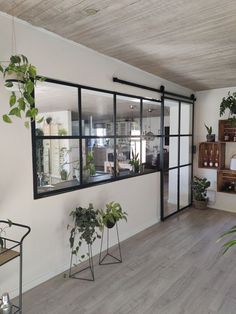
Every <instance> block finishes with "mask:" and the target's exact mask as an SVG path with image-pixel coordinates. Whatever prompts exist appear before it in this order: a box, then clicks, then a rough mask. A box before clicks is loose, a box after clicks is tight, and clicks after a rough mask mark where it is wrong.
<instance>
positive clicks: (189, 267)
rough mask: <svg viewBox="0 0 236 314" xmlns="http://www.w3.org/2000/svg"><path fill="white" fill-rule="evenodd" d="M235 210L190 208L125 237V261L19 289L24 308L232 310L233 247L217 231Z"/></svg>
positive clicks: (64, 311) (81, 313)
mask: <svg viewBox="0 0 236 314" xmlns="http://www.w3.org/2000/svg"><path fill="white" fill-rule="evenodd" d="M233 225H236V214H232V213H227V212H223V211H217V210H213V209H208V210H206V211H200V210H196V209H189V210H186V211H184V212H182V213H181V214H179V215H178V216H177V217H172V218H170V219H169V220H167V221H166V222H164V223H159V224H157V225H155V226H152V227H151V228H148V229H147V230H145V231H143V232H141V233H139V234H138V235H136V236H134V237H132V238H130V239H128V240H126V241H124V242H123V243H122V252H123V260H124V261H123V263H122V264H118V265H109V266H98V265H97V263H96V266H95V276H96V281H95V282H85V281H79V280H74V279H69V278H63V274H62V275H60V276H57V277H55V278H53V279H52V280H49V281H48V282H46V283H44V284H42V285H40V286H38V287H36V288H34V289H32V290H30V291H28V292H27V293H25V294H24V311H23V313H24V314H39V313H40V314H49V313H50V314H72V313H73V314H92V313H93V314H113V313H114V314H133V313H135V314H156V313H157V314H216V313H219V314H231V313H232V314H235V313H236V274H235V269H236V258H235V251H233V250H232V251H231V252H229V253H228V254H226V255H224V256H221V254H220V247H221V244H218V243H216V240H217V238H218V237H219V235H220V234H221V233H222V232H223V231H224V230H226V229H228V228H229V227H231V226H233Z"/></svg>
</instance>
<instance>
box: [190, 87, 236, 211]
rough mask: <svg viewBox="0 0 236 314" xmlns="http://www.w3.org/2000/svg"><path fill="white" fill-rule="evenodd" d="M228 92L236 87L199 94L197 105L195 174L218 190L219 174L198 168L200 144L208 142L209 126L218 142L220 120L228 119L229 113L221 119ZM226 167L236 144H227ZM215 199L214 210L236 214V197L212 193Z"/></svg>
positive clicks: (197, 95)
mask: <svg viewBox="0 0 236 314" xmlns="http://www.w3.org/2000/svg"><path fill="white" fill-rule="evenodd" d="M228 91H231V92H234V91H236V87H229V88H220V89H212V90H207V91H202V92H197V93H196V97H197V101H196V105H195V144H196V145H197V154H196V155H195V157H194V174H197V175H201V176H205V177H207V178H208V179H209V180H210V181H211V188H213V189H216V182H217V172H216V170H212V169H199V168H198V144H199V143H200V142H204V141H206V129H205V126H204V123H206V125H207V126H212V128H213V133H215V134H216V141H217V140H218V121H219V119H227V118H228V113H227V114H226V115H225V116H223V117H220V116H219V108H220V103H221V101H222V98H223V97H225V96H227V94H228ZM226 147H227V149H226V167H229V162H230V157H231V156H232V154H233V153H235V152H236V144H234V143H229V144H226ZM211 196H212V197H213V198H214V197H215V202H214V203H213V204H211V205H210V207H212V208H217V209H222V210H228V211H233V212H236V206H235V201H236V195H230V194H225V193H220V192H217V193H211Z"/></svg>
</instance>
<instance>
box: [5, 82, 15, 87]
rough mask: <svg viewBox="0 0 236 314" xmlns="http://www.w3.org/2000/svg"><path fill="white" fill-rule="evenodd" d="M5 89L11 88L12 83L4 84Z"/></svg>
mask: <svg viewBox="0 0 236 314" xmlns="http://www.w3.org/2000/svg"><path fill="white" fill-rule="evenodd" d="M4 86H5V87H8V88H11V87H12V86H13V83H12V82H6V83H5V84H4Z"/></svg>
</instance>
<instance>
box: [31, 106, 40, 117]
mask: <svg viewBox="0 0 236 314" xmlns="http://www.w3.org/2000/svg"><path fill="white" fill-rule="evenodd" d="M38 112H39V110H38V108H32V109H31V117H32V118H35V117H36V116H37V114H38Z"/></svg>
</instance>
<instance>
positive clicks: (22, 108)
mask: <svg viewBox="0 0 236 314" xmlns="http://www.w3.org/2000/svg"><path fill="white" fill-rule="evenodd" d="M0 72H2V74H3V78H4V80H5V84H4V85H5V87H6V88H8V89H10V90H11V95H10V99H9V105H10V111H9V112H8V113H7V114H4V115H3V117H2V118H3V121H5V122H6V123H12V119H11V117H18V118H22V114H24V116H25V118H26V121H25V126H26V127H29V121H30V120H31V119H33V120H35V119H37V116H38V112H39V110H38V109H37V108H36V107H35V106H34V104H35V103H34V98H33V97H32V93H33V90H34V86H35V85H36V83H37V81H43V80H44V79H43V78H38V77H37V69H36V67H35V66H33V65H32V64H30V63H29V61H28V59H27V57H26V56H24V55H13V56H11V57H10V61H9V63H8V65H7V66H6V67H5V66H3V65H2V64H0ZM42 121H43V118H41V119H40V120H39V121H38V122H39V123H40V122H42Z"/></svg>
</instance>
